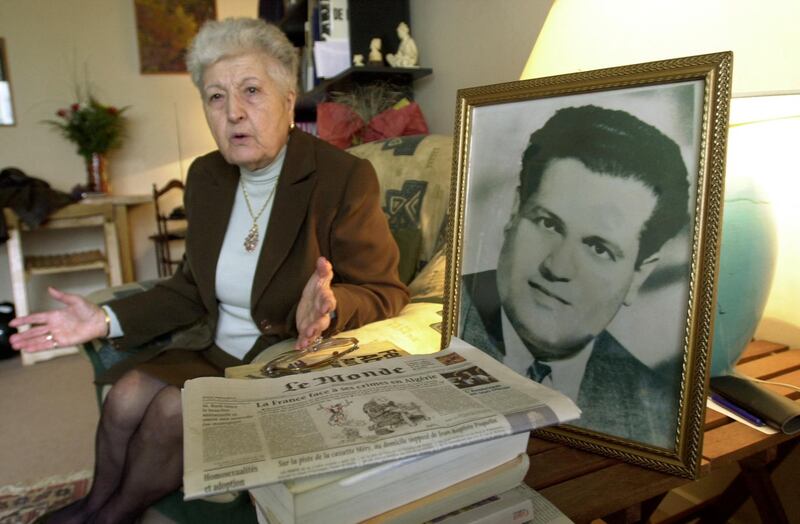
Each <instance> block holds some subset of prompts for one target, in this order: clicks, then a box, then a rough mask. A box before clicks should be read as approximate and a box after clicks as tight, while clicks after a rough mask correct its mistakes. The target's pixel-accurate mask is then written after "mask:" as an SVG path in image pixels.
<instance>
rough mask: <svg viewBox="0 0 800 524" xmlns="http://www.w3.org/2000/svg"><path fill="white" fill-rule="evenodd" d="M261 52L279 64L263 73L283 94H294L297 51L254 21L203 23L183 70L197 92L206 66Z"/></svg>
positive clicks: (271, 29) (273, 29)
mask: <svg viewBox="0 0 800 524" xmlns="http://www.w3.org/2000/svg"><path fill="white" fill-rule="evenodd" d="M252 51H257V52H262V53H264V54H266V55H267V56H269V57H270V58H273V59H274V60H275V61H276V62H277V63H278V65H279V67H277V68H270V70H268V71H267V74H268V75H269V76H270V78H272V80H274V81H275V82H276V83H277V84H278V86H279V88H281V89H282V90H283V91H284V92H286V93H296V92H297V67H298V66H297V52H296V51H295V48H294V46H293V45H292V43H291V42H289V39H288V38H286V35H285V34H284V33H283V31H281V30H280V29H278V28H277V27H276V26H275V25H273V24H268V23H267V22H265V21H264V20H261V19H258V18H226V19H225V20H220V21H217V20H211V21H208V22H206V23H205V24H203V27H202V28H200V31H199V32H198V33H197V36H195V37H194V39H193V40H192V44H191V46H190V47H189V51H188V53H187V55H186V68H187V69H188V70H189V73H190V74H191V76H192V82H194V85H195V86H197V89H199V90H200V91H201V92H202V90H203V86H202V82H203V73H204V72H205V69H206V67H208V66H210V65H213V64H215V63H217V62H218V61H220V60H222V59H223V58H227V57H231V56H237V55H240V54H243V53H247V52H252Z"/></svg>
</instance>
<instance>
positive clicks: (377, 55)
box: [369, 38, 383, 65]
mask: <svg viewBox="0 0 800 524" xmlns="http://www.w3.org/2000/svg"><path fill="white" fill-rule="evenodd" d="M369 65H383V53H381V39H380V38H373V39H372V40H370V42H369Z"/></svg>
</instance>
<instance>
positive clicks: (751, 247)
mask: <svg viewBox="0 0 800 524" xmlns="http://www.w3.org/2000/svg"><path fill="white" fill-rule="evenodd" d="M725 184H726V187H725V198H724V202H725V204H724V208H723V218H722V245H721V248H720V262H719V278H718V280H717V310H716V316H715V320H714V336H713V349H712V353H711V376H712V377H715V376H720V375H727V374H731V372H732V371H733V367H734V365H735V364H736V361H737V360H739V357H740V356H741V354H742V352H743V351H744V349H745V347H747V344H748V342H750V340H751V339H752V338H753V334H754V333H755V330H756V327H757V326H758V323H759V321H760V320H761V315H762V314H763V312H764V306H765V305H766V303H767V297H768V296H769V290H770V286H771V284H772V276H773V273H774V268H775V255H776V251H777V240H776V233H775V224H774V220H773V217H772V207H771V205H770V202H769V200H768V199H767V197H766V196H765V194H764V193H763V191H762V190H759V189H758V187H757V184H755V182H754V181H753V179H752V178H749V177H732V178H730V179H728V180H727V181H726V183H725Z"/></svg>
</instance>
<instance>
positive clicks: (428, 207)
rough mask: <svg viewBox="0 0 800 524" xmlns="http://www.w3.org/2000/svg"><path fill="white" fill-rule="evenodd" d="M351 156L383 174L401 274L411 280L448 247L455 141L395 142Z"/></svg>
mask: <svg viewBox="0 0 800 524" xmlns="http://www.w3.org/2000/svg"><path fill="white" fill-rule="evenodd" d="M348 151H349V152H350V153H352V154H354V155H356V156H358V157H360V158H365V159H367V160H369V161H370V162H371V163H372V165H373V166H374V167H375V171H376V172H377V174H378V181H379V183H380V185H381V193H382V195H383V202H382V205H383V210H384V212H385V213H386V216H387V218H388V220H389V227H390V228H391V229H392V233H393V234H394V236H395V239H396V240H397V241H398V245H399V246H400V259H401V260H400V269H401V272H402V273H405V274H404V275H403V274H401V276H405V277H406V282H408V281H410V280H411V278H413V277H414V276H415V275H416V274H417V272H418V271H419V270H420V269H422V268H423V267H424V266H425V264H426V263H427V262H428V261H429V260H431V258H432V257H433V255H434V254H435V252H436V250H437V248H438V247H439V246H440V244H441V243H442V242H443V239H440V233H441V232H443V231H444V230H445V229H446V226H445V224H446V219H445V217H446V215H447V207H448V201H449V197H450V173H451V170H452V169H451V166H452V161H453V139H452V138H451V137H449V136H443V135H414V136H404V137H397V138H390V139H387V140H382V141H379V142H370V143H367V144H362V145H360V146H355V147H352V148H350V149H348Z"/></svg>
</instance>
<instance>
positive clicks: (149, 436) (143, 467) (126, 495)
mask: <svg viewBox="0 0 800 524" xmlns="http://www.w3.org/2000/svg"><path fill="white" fill-rule="evenodd" d="M182 472H183V425H182V418H181V394H180V390H179V389H178V388H176V387H174V386H169V385H167V384H165V383H164V382H162V381H160V380H158V379H156V378H154V377H151V376H150V375H147V374H145V373H141V372H139V371H135V370H134V371H130V372H128V373H126V374H125V375H124V376H123V377H122V378H120V379H119V381H117V383H116V384H114V386H113V387H112V388H111V391H109V393H108V396H107V397H106V401H105V403H104V404H103V412H102V415H101V417H100V424H99V426H98V429H97V441H96V450H95V472H94V482H93V484H92V490H91V491H90V492H89V495H87V496H86V498H84V499H82V500H80V501H78V502H76V503H75V504H72V505H70V506H68V507H66V508H64V509H63V510H62V511H59V512H58V513H56V514H54V515H53V516H52V517H51V519H50V520H48V522H54V523H59V524H61V523H64V524H66V523H69V524H72V523H76V524H77V523H82V522H93V523H98V524H104V523H123V522H134V521H135V520H136V518H138V517H139V515H140V514H141V513H143V512H144V511H145V510H146V509H147V508H148V507H149V506H150V505H151V504H152V503H153V502H155V501H156V500H158V499H160V498H161V497H163V496H164V495H166V494H168V493H170V492H171V491H174V490H175V489H177V488H178V487H180V485H181V475H182Z"/></svg>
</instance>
